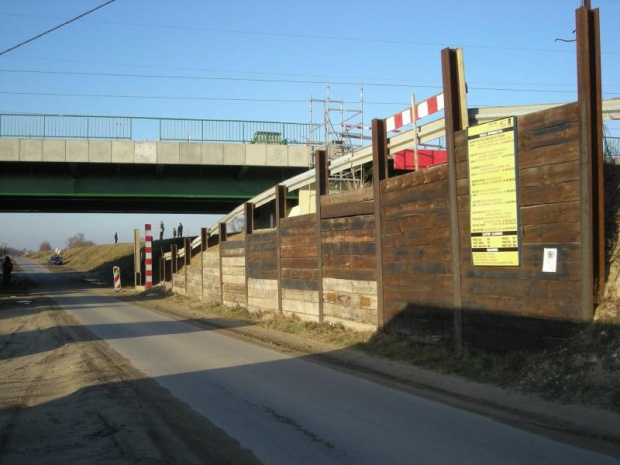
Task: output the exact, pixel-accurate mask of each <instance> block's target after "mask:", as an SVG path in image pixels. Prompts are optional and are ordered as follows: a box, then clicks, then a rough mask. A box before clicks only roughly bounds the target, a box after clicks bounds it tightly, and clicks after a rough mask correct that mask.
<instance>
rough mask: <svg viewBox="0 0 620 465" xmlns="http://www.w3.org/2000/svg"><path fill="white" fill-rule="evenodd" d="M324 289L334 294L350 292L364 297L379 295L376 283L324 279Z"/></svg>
mask: <svg viewBox="0 0 620 465" xmlns="http://www.w3.org/2000/svg"><path fill="white" fill-rule="evenodd" d="M323 289H324V290H326V291H332V292H348V293H354V294H362V295H371V296H376V295H377V282H376V281H360V280H351V279H330V278H324V279H323Z"/></svg>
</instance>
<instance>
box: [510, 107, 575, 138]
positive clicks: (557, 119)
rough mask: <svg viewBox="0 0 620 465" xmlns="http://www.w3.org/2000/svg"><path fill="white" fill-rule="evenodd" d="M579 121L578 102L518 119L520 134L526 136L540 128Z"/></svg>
mask: <svg viewBox="0 0 620 465" xmlns="http://www.w3.org/2000/svg"><path fill="white" fill-rule="evenodd" d="M578 120H579V112H578V105H577V103H576V102H572V103H567V104H565V105H559V106H557V107H553V108H549V109H547V110H542V111H537V112H533V113H528V114H526V115H521V116H519V118H518V123H519V126H518V131H519V134H526V133H528V132H531V131H532V130H536V129H538V128H540V127H547V126H549V127H553V126H558V125H561V124H564V123H566V122H571V121H573V122H576V121H578Z"/></svg>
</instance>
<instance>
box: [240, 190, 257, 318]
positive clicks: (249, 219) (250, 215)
mask: <svg viewBox="0 0 620 465" xmlns="http://www.w3.org/2000/svg"><path fill="white" fill-rule="evenodd" d="M243 213H244V215H245V308H246V309H247V310H249V301H250V296H249V294H250V291H249V289H248V279H249V278H248V270H249V266H248V249H249V245H250V236H251V235H252V233H253V232H254V204H253V203H252V202H246V203H245V204H244V205H243Z"/></svg>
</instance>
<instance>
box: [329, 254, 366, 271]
mask: <svg viewBox="0 0 620 465" xmlns="http://www.w3.org/2000/svg"><path fill="white" fill-rule="evenodd" d="M376 260H377V257H376V256H375V255H361V256H360V255H330V256H326V257H323V266H324V267H328V268H341V269H342V270H343V272H345V273H346V272H347V271H348V270H350V269H355V268H361V269H376V268H377V262H376Z"/></svg>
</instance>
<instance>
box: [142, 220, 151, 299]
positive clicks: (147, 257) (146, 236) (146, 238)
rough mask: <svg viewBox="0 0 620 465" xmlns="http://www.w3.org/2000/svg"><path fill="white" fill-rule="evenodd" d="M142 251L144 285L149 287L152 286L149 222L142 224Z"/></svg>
mask: <svg viewBox="0 0 620 465" xmlns="http://www.w3.org/2000/svg"><path fill="white" fill-rule="evenodd" d="M144 252H145V253H144V257H145V258H144V269H145V280H144V287H145V288H146V289H150V288H151V287H153V233H152V232H151V225H150V224H145V225H144Z"/></svg>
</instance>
